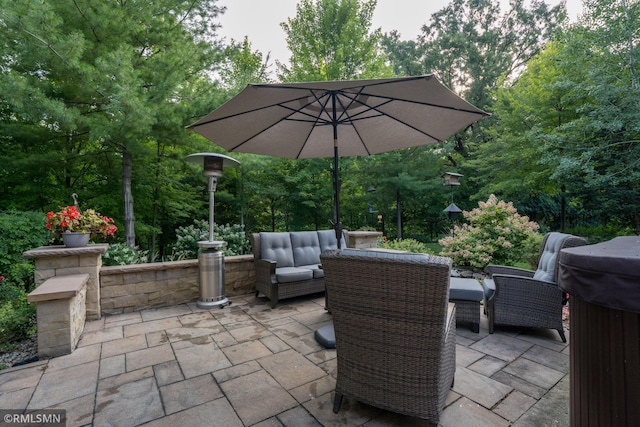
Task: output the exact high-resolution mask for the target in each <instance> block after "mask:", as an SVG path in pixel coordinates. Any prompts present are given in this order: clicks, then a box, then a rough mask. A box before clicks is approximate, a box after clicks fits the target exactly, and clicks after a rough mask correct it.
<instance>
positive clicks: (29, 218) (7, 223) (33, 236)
mask: <svg viewBox="0 0 640 427" xmlns="http://www.w3.org/2000/svg"><path fill="white" fill-rule="evenodd" d="M44 224H45V215H44V214H42V213H40V212H19V211H13V210H12V211H7V212H0V276H4V277H6V278H7V279H8V280H10V281H11V282H12V283H14V284H16V285H18V286H21V287H22V288H23V289H25V290H28V289H30V288H31V287H33V284H34V280H33V261H32V260H27V259H25V258H23V257H22V254H23V253H24V252H25V251H28V250H30V249H33V248H37V247H39V246H42V245H45V244H46V243H47V241H48V238H49V237H50V233H49V232H48V231H47V229H46V228H45V226H44Z"/></svg>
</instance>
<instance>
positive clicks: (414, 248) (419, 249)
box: [378, 239, 435, 255]
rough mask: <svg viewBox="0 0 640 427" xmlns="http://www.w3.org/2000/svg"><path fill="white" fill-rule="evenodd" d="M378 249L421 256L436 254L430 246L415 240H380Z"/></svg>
mask: <svg viewBox="0 0 640 427" xmlns="http://www.w3.org/2000/svg"><path fill="white" fill-rule="evenodd" d="M378 247H379V248H385V249H393V250H397V251H405V252H413V253H419V254H430V255H434V254H435V252H434V251H433V250H431V248H429V246H427V245H426V244H425V243H422V242H419V241H417V240H415V239H397V240H386V239H378Z"/></svg>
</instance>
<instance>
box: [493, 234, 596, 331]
mask: <svg viewBox="0 0 640 427" xmlns="http://www.w3.org/2000/svg"><path fill="white" fill-rule="evenodd" d="M585 244H586V242H585V240H584V239H583V238H581V237H576V236H572V235H570V234H563V233H556V232H552V233H547V234H546V235H545V236H544V240H543V241H542V248H541V251H540V262H539V263H538V269H537V270H536V271H530V270H524V269H521V268H516V267H507V266H503V265H489V266H488V267H487V270H488V272H489V275H490V278H488V279H485V280H484V281H483V284H482V286H483V288H484V291H485V313H486V314H487V316H488V318H489V333H490V334H492V333H493V329H494V325H496V324H499V325H511V326H524V327H530V328H546V329H555V330H557V331H558V333H559V334H560V338H561V339H562V342H567V338H566V337H565V335H564V327H563V324H562V306H563V305H564V304H565V303H566V300H565V299H564V292H563V291H562V290H561V289H560V288H558V285H557V282H558V261H559V258H560V257H559V256H558V254H559V253H560V251H561V250H562V249H565V248H571V247H575V246H582V245H585Z"/></svg>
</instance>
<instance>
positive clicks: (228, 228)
mask: <svg viewBox="0 0 640 427" xmlns="http://www.w3.org/2000/svg"><path fill="white" fill-rule="evenodd" d="M213 231H214V238H215V239H216V240H222V241H224V242H227V246H225V248H224V254H225V256H232V255H242V254H245V253H248V252H249V250H250V243H249V239H247V236H246V235H245V233H244V230H243V229H242V226H241V225H239V224H234V225H228V224H227V225H218V224H214V229H213ZM176 237H177V241H176V244H175V246H174V249H173V256H175V257H177V258H178V259H193V258H197V257H198V242H199V241H201V240H209V223H208V222H206V221H202V220H195V221H194V222H193V224H192V225H189V226H186V227H180V228H178V229H177V230H176Z"/></svg>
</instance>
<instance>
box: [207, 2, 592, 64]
mask: <svg viewBox="0 0 640 427" xmlns="http://www.w3.org/2000/svg"><path fill="white" fill-rule="evenodd" d="M503 1H504V3H505V4H508V1H507V0H503ZM546 1H547V3H548V4H549V5H551V6H555V5H557V4H559V3H560V0H546ZM449 2H450V0H378V3H377V6H376V10H375V13H374V16H373V28H374V29H375V28H379V27H380V28H382V32H383V33H386V32H390V31H391V30H398V32H399V33H400V35H401V38H402V39H403V40H414V39H416V37H417V36H418V34H419V33H420V28H421V27H422V26H423V25H424V24H426V23H427V22H428V21H429V18H430V16H431V14H432V13H434V12H437V11H438V10H440V9H442V8H443V7H444V6H446V5H447V4H448V3H449ZM296 4H298V0H219V2H218V5H221V6H227V11H226V12H225V14H224V15H222V17H221V19H220V22H221V24H222V28H221V29H220V35H222V36H223V37H224V38H225V40H226V42H227V43H228V42H229V41H230V40H231V39H232V38H233V39H234V40H236V41H238V42H241V41H242V40H243V39H244V36H245V35H247V36H249V41H250V42H251V47H252V50H253V51H256V50H259V51H261V52H262V54H263V55H265V56H266V54H267V53H268V52H271V60H270V62H271V64H275V60H276V59H277V60H279V61H281V62H288V60H289V56H290V52H289V50H288V49H287V44H286V42H285V33H284V31H283V30H282V28H281V27H280V23H281V22H285V21H286V20H287V18H293V17H295V15H296ZM567 11H568V13H569V17H570V19H571V20H572V21H575V19H576V17H577V16H578V15H579V14H580V12H581V11H582V1H581V0H567Z"/></svg>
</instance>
